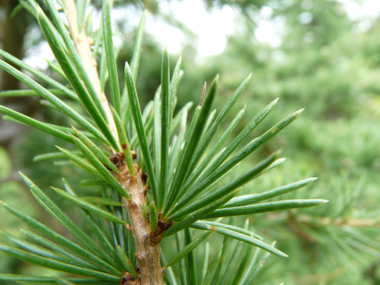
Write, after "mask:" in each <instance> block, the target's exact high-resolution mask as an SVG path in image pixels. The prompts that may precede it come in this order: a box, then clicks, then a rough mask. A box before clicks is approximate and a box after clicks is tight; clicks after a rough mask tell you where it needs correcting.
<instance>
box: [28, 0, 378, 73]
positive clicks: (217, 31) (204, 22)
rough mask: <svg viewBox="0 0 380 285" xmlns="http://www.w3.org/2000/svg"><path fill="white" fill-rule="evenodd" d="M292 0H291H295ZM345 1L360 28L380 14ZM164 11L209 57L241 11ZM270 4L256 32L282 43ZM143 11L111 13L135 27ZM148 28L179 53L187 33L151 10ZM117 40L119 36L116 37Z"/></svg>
mask: <svg viewBox="0 0 380 285" xmlns="http://www.w3.org/2000/svg"><path fill="white" fill-rule="evenodd" d="M292 1H293V0H288V3H292ZM338 1H339V2H342V3H344V6H345V7H346V10H347V13H348V15H349V17H350V18H351V19H353V20H359V21H360V25H359V31H365V30H366V29H368V28H369V27H370V26H371V22H372V21H373V19H374V18H376V17H377V16H378V15H379V14H380V0H365V1H363V4H362V5H359V4H357V3H356V2H355V1H352V0H338ZM312 3H313V1H312V0H304V2H303V3H302V5H304V7H305V8H306V7H308V6H309V7H310V5H312ZM160 9H161V11H163V12H165V13H167V14H169V15H175V16H176V18H177V19H180V21H181V22H182V23H183V24H184V25H185V26H187V27H188V28H189V29H190V30H191V31H193V33H194V34H196V35H198V39H197V42H196V43H194V44H195V47H196V48H197V51H198V55H199V56H200V57H207V56H210V55H216V54H220V53H222V52H223V50H224V48H225V46H226V42H227V37H228V35H231V34H233V33H234V31H235V29H236V25H235V19H236V17H238V16H239V15H238V13H237V12H235V11H234V10H233V9H232V8H231V7H229V6H227V5H224V6H223V8H222V9H211V11H209V12H208V11H206V7H205V4H204V3H203V1H202V0H183V1H179V2H177V1H171V2H169V1H161V2H160ZM272 12H273V11H272V9H271V8H270V7H267V6H264V7H263V8H262V9H261V10H260V13H259V17H258V19H256V21H257V23H258V28H257V29H256V31H255V36H256V38H257V40H258V41H260V42H265V43H268V44H270V45H272V46H274V47H276V46H279V45H280V44H281V38H280V34H281V27H282V26H283V23H282V22H281V19H276V20H275V21H273V20H270V19H269V18H270V16H271V14H272ZM140 16H141V15H140V14H139V12H138V11H137V10H136V9H130V8H128V9H123V10H119V11H116V13H113V14H112V17H113V20H114V21H116V20H118V19H119V20H120V19H123V18H124V19H125V18H127V19H128V23H130V24H131V26H132V27H131V28H132V29H135V28H136V27H137V25H138V22H139V18H140ZM310 20H311V19H310V15H308V13H307V12H306V13H302V15H300V21H301V22H303V21H304V22H307V21H310ZM145 30H146V32H147V33H149V34H151V35H153V36H154V37H155V38H156V39H157V41H158V42H159V43H161V44H162V45H163V46H164V45H167V46H168V50H169V52H171V53H180V51H181V49H182V45H183V43H184V40H185V37H184V35H183V33H182V32H181V31H180V30H178V29H176V28H174V27H172V26H170V25H169V24H167V23H166V22H165V21H164V20H160V19H158V18H156V17H154V16H152V15H151V14H149V13H148V16H147V19H146V25H145ZM114 41H115V44H117V43H118V42H117V37H114ZM42 57H44V58H47V59H49V60H52V59H54V57H53V54H52V52H51V51H50V48H49V46H48V45H47V44H46V43H41V45H40V46H39V47H38V48H36V47H33V48H32V51H30V52H28V53H27V57H26V58H25V59H24V61H25V62H26V63H28V64H30V65H32V66H34V67H37V68H46V67H47V64H46V62H45V61H42V60H41V58H42Z"/></svg>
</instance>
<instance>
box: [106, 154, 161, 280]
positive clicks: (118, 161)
mask: <svg viewBox="0 0 380 285" xmlns="http://www.w3.org/2000/svg"><path fill="white" fill-rule="evenodd" d="M111 160H112V161H113V162H114V163H115V165H116V166H117V167H118V168H119V170H120V173H119V174H118V175H117V176H116V178H117V179H118V180H119V182H120V184H121V185H122V186H123V188H124V189H125V190H126V191H127V192H128V194H129V195H130V197H131V199H130V200H127V199H124V208H125V209H126V210H127V212H128V215H129V220H130V225H129V230H130V231H131V232H132V235H133V237H134V240H135V244H136V258H137V260H138V262H139V265H140V268H139V271H138V272H139V276H140V282H141V283H136V282H135V281H136V280H131V281H125V283H121V284H142V285H161V284H162V285H163V284H164V279H163V270H162V268H161V264H160V251H159V243H160V241H161V233H162V231H163V230H164V229H165V228H166V226H165V224H164V223H163V222H161V223H160V226H161V227H160V226H158V227H157V229H156V230H155V231H154V232H153V233H151V232H150V225H149V219H148V218H147V217H145V218H144V215H143V210H142V209H143V205H144V203H146V193H147V190H148V187H147V186H146V185H145V182H146V179H145V178H146V175H145V174H144V173H143V172H142V171H141V169H139V166H138V164H137V162H136V161H135V162H134V173H135V175H134V176H131V175H130V174H129V170H128V167H127V165H126V163H125V160H124V156H123V155H121V154H117V155H115V156H114V158H111ZM122 282H123V281H122Z"/></svg>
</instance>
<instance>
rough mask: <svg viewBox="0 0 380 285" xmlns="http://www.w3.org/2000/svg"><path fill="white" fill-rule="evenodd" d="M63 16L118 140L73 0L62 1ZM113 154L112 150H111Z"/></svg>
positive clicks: (88, 43) (89, 42) (109, 124)
mask: <svg viewBox="0 0 380 285" xmlns="http://www.w3.org/2000/svg"><path fill="white" fill-rule="evenodd" d="M62 3H63V6H64V10H65V15H66V18H67V21H68V24H69V28H70V34H71V37H72V39H73V41H74V44H75V47H76V49H77V51H78V54H79V57H80V59H81V62H82V63H83V65H84V68H85V69H86V72H87V73H88V75H89V76H90V79H91V82H92V84H93V85H94V88H95V91H96V94H97V95H98V96H99V99H100V102H101V104H102V106H103V109H104V111H105V112H106V115H107V120H108V127H109V128H110V130H111V132H112V134H113V136H114V137H115V138H116V139H118V134H117V129H116V126H115V121H114V119H113V116H112V113H111V110H110V107H109V103H108V100H107V97H106V95H105V94H104V93H103V92H102V91H101V87H100V79H99V74H98V70H97V63H96V60H95V59H94V58H93V57H92V52H91V49H90V45H91V44H92V42H91V39H90V38H88V37H87V35H86V29H85V28H84V27H83V28H82V31H81V32H79V27H78V13H77V8H76V4H75V2H74V0H62ZM112 151H113V152H114V150H112Z"/></svg>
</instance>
